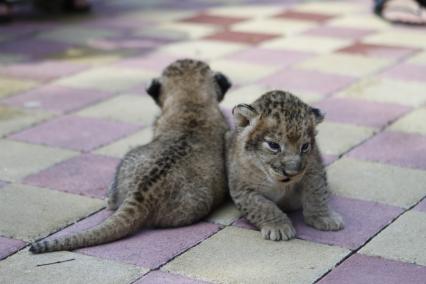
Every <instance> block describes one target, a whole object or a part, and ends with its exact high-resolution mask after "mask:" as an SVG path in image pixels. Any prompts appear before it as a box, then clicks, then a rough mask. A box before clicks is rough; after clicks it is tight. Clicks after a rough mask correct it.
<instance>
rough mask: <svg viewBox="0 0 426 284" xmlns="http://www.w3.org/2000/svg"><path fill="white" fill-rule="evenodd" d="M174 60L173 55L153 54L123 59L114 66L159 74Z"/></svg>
mask: <svg viewBox="0 0 426 284" xmlns="http://www.w3.org/2000/svg"><path fill="white" fill-rule="evenodd" d="M176 59H178V57H176V56H173V55H169V54H164V53H161V54H160V53H155V54H153V55H146V56H141V57H132V58H131V59H125V60H122V61H120V62H118V63H116V64H114V65H117V66H119V67H127V68H136V69H147V70H152V71H156V72H161V71H162V70H163V69H164V68H165V67H166V66H167V65H169V64H170V62H173V61H175V60H176Z"/></svg>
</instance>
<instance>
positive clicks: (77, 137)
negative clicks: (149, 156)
mask: <svg viewBox="0 0 426 284" xmlns="http://www.w3.org/2000/svg"><path fill="white" fill-rule="evenodd" d="M137 128H138V127H137V126H135V125H131V124H127V123H120V122H114V121H106V120H100V119H96V118H86V117H78V116H71V115H70V116H63V117H60V118H57V119H54V120H50V121H48V122H46V123H43V124H40V125H38V126H36V127H33V128H30V129H27V130H24V131H22V132H19V133H17V134H14V135H12V136H10V137H11V138H12V139H16V140H21V141H25V142H30V143H37V144H45V145H49V146H55V147H63V148H69V149H74V150H81V151H90V150H93V149H95V148H97V147H99V146H102V145H105V144H108V143H111V142H113V141H115V140H117V139H119V138H121V137H123V136H126V135H128V134H130V133H133V132H134V131H136V130H137Z"/></svg>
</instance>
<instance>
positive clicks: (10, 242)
mask: <svg viewBox="0 0 426 284" xmlns="http://www.w3.org/2000/svg"><path fill="white" fill-rule="evenodd" d="M24 246H25V242H23V241H21V240H14V239H9V238H5V237H1V236H0V260H2V259H3V258H6V257H7V256H9V255H11V254H12V253H14V252H16V251H18V250H20V249H21V248H23V247H24Z"/></svg>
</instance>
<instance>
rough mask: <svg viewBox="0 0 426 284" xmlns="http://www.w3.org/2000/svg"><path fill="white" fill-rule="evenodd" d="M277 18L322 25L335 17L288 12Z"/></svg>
mask: <svg viewBox="0 0 426 284" xmlns="http://www.w3.org/2000/svg"><path fill="white" fill-rule="evenodd" d="M275 17H277V18H283V19H294V20H301V21H310V22H318V23H322V22H325V21H328V20H330V19H332V18H334V17H335V15H331V14H323V13H310V12H300V11H292V10H287V11H284V12H282V13H280V14H278V15H276V16H275Z"/></svg>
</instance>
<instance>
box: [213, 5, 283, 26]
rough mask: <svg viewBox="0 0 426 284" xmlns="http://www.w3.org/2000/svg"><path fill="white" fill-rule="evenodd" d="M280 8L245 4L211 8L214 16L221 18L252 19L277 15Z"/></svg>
mask: <svg viewBox="0 0 426 284" xmlns="http://www.w3.org/2000/svg"><path fill="white" fill-rule="evenodd" d="M280 8H281V7H280V6H276V5H261V4H260V5H259V4H252V5H244V4H240V5H239V4H237V3H235V4H233V5H232V6H222V7H221V6H219V7H213V8H210V9H209V11H211V12H212V13H213V14H214V15H221V16H238V17H239V16H242V17H250V18H251V19H253V18H257V17H258V18H265V17H269V16H272V15H275V14H276V13H277V10H278V9H280ZM234 26H235V25H234Z"/></svg>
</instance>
